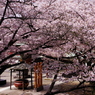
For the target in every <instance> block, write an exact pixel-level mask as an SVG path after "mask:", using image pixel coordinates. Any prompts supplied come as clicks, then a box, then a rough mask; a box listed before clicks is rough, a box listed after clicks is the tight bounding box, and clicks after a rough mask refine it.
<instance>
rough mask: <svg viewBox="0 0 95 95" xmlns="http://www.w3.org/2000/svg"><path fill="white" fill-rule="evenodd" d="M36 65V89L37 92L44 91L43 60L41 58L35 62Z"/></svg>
mask: <svg viewBox="0 0 95 95" xmlns="http://www.w3.org/2000/svg"><path fill="white" fill-rule="evenodd" d="M35 62H36V64H35V67H34V71H35V85H34V87H35V89H36V91H41V90H43V85H42V60H41V59H40V58H37V59H36V60H35Z"/></svg>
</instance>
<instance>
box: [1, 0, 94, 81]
mask: <svg viewBox="0 0 95 95" xmlns="http://www.w3.org/2000/svg"><path fill="white" fill-rule="evenodd" d="M94 16H95V2H94V1H90V0H2V1H0V66H1V67H0V68H1V69H2V70H4V68H5V66H6V65H7V66H8V67H11V66H12V65H14V64H15V63H14V62H12V58H13V57H14V56H15V55H17V54H20V55H21V54H24V53H27V52H28V53H30V54H31V55H32V58H33V59H34V58H35V57H36V56H38V55H43V56H44V57H45V59H46V60H45V61H47V62H46V63H49V64H47V67H48V66H50V67H51V70H52V69H54V68H57V67H61V68H60V70H64V73H63V74H62V76H64V77H66V76H68V75H70V74H71V75H72V76H73V74H74V73H78V75H79V76H78V77H77V78H79V77H80V76H81V77H82V78H83V79H86V80H90V79H92V80H94V78H95V77H94V76H95V75H94V73H95V72H94V69H95V67H94V65H95V63H94V62H95V44H94V43H95V29H94V28H95V27H94V26H95V19H94ZM9 52H12V54H9ZM52 62H53V63H52ZM8 63H14V64H11V65H9V64H8ZM59 63H61V64H60V65H59ZM63 63H64V64H63ZM67 63H71V64H67ZM44 67H46V64H45V65H44ZM6 68H7V67H6ZM57 69H59V68H57ZM55 70H56V69H55ZM1 73H2V72H1ZM91 74H92V76H91ZM88 75H90V76H89V77H87V76H88ZM62 76H61V77H62ZM72 76H71V77H72ZM69 77H70V76H69ZM72 78H74V79H75V77H74V76H73V77H72Z"/></svg>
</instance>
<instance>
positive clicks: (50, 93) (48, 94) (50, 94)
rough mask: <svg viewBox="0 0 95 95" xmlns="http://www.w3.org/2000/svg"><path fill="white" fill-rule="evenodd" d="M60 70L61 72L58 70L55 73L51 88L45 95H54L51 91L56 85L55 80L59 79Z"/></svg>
mask: <svg viewBox="0 0 95 95" xmlns="http://www.w3.org/2000/svg"><path fill="white" fill-rule="evenodd" d="M58 72H59V70H57V73H56V74H55V75H54V78H53V81H52V83H51V85H50V87H49V89H48V91H47V92H46V94H45V95H53V94H52V92H51V91H52V89H53V87H54V84H55V82H56V81H55V80H56V79H57V76H58Z"/></svg>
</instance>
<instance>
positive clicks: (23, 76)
mask: <svg viewBox="0 0 95 95" xmlns="http://www.w3.org/2000/svg"><path fill="white" fill-rule="evenodd" d="M13 70H15V71H18V72H19V78H18V79H23V80H24V79H25V78H26V76H25V71H26V70H28V69H17V68H11V69H10V89H11V85H12V72H13ZM21 72H22V77H21ZM30 72H31V75H30V78H31V88H33V81H32V69H31V71H30ZM23 84H24V83H23ZM23 90H24V87H23Z"/></svg>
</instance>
